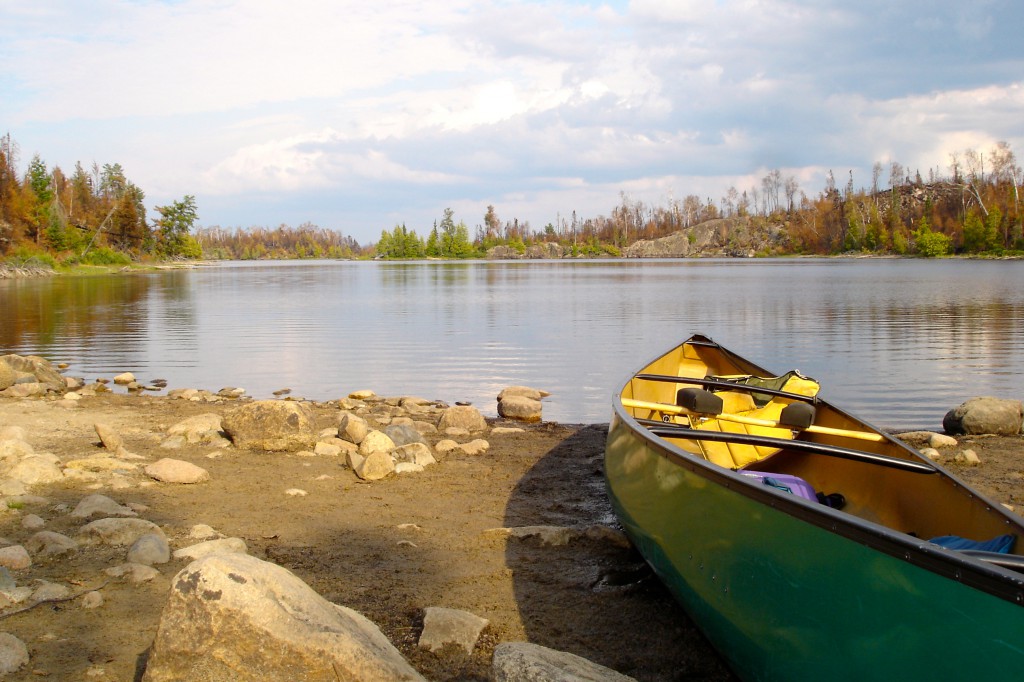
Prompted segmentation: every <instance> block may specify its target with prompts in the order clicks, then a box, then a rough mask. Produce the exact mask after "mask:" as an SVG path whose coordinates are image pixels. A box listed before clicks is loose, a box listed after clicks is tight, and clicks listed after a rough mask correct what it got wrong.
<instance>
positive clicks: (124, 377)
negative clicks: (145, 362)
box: [114, 372, 135, 386]
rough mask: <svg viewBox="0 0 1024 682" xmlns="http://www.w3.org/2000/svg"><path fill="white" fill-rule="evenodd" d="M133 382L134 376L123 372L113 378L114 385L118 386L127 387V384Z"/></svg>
mask: <svg viewBox="0 0 1024 682" xmlns="http://www.w3.org/2000/svg"><path fill="white" fill-rule="evenodd" d="M134 382H135V375H134V374H132V373H131V372H124V373H123V374H118V375H117V376H116V377H114V383H115V384H117V385H118V386H127V385H128V384H131V383H134Z"/></svg>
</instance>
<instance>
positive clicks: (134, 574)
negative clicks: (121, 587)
mask: <svg viewBox="0 0 1024 682" xmlns="http://www.w3.org/2000/svg"><path fill="white" fill-rule="evenodd" d="M103 572H104V573H106V574H107V575H109V576H110V577H112V578H121V577H124V576H128V579H129V580H131V581H132V582H133V583H135V584H140V583H145V582H149V581H150V580H152V579H153V578H155V577H157V576H158V575H160V571H158V570H157V569H155V568H153V567H152V566H145V565H143V564H133V563H127V564H121V565H120V566H112V567H111V568H105V569H103Z"/></svg>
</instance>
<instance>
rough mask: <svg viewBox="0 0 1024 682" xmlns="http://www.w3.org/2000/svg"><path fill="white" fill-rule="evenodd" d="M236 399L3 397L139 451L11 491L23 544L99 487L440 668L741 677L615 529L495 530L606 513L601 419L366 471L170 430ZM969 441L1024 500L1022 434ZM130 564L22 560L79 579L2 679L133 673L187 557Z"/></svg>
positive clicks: (62, 454)
mask: <svg viewBox="0 0 1024 682" xmlns="http://www.w3.org/2000/svg"><path fill="white" fill-rule="evenodd" d="M237 404H238V403H237V401H232V400H223V401H220V402H212V403H208V402H192V401H188V400H181V399H170V398H166V397H155V396H151V395H125V394H111V393H105V394H100V395H96V396H94V397H84V398H82V399H81V400H78V401H77V402H76V403H75V404H74V406H68V404H67V402H66V401H58V400H55V399H50V398H29V399H16V398H0V428H2V427H5V426H12V425H13V426H20V427H21V428H22V429H24V432H25V441H26V442H28V443H29V444H30V445H31V447H32V448H33V449H34V451H35V452H37V453H51V454H52V455H55V456H56V457H57V458H59V459H60V460H61V462H63V463H67V462H69V461H73V460H79V459H82V458H89V457H95V456H97V455H100V454H102V451H103V447H102V445H101V444H100V442H99V439H98V437H97V432H96V429H95V424H97V423H103V424H107V425H109V426H110V427H111V428H113V429H114V430H115V431H116V432H117V433H118V434H119V435H120V436H121V438H122V439H123V441H124V448H125V449H126V451H128V452H130V453H131V454H132V455H134V456H136V457H137V458H138V459H137V460H136V461H137V462H138V463H139V464H140V467H139V469H137V470H135V471H128V472H122V473H123V475H120V477H119V478H117V479H116V484H113V483H112V482H111V481H112V479H110V478H109V477H102V476H100V477H97V478H95V479H93V480H89V479H88V478H87V477H86V478H77V479H73V480H70V479H66V480H64V481H61V482H57V483H50V484H45V485H37V486H33V487H32V489H31V490H30V491H29V493H28V494H27V495H21V496H7V498H6V500H7V503H6V505H4V506H3V507H2V509H3V511H0V537H2V538H3V539H4V540H5V544H8V545H11V544H17V543H23V542H26V541H27V540H28V539H29V538H30V537H31V536H32V535H33V534H34V533H37V532H38V531H39V529H40V528H43V529H45V530H48V531H53V532H57V533H61V534H64V535H67V536H69V537H75V535H76V533H77V532H78V530H79V529H80V527H81V526H82V525H83V520H82V519H80V518H74V517H73V516H72V515H71V514H70V513H69V512H70V510H73V509H74V508H75V507H76V505H77V504H78V503H79V502H80V501H81V500H82V499H83V498H84V497H86V496H88V495H91V494H94V493H102V494H104V495H107V496H109V497H111V498H112V499H114V500H115V501H116V502H118V503H119V504H121V505H130V506H131V508H132V509H136V510H138V514H139V517H140V518H145V519H147V520H149V521H152V522H154V523H156V524H157V525H159V526H160V528H161V529H162V530H163V531H164V533H165V534H166V536H167V538H168V540H169V542H170V546H171V549H172V550H174V549H178V548H181V547H185V546H188V545H191V544H194V543H195V542H196V541H197V540H196V539H195V537H194V535H195V530H194V529H195V527H196V526H197V524H206V525H208V526H210V527H212V529H214V530H215V531H216V532H217V533H219V534H221V535H223V536H227V537H237V538H241V539H243V540H244V541H245V543H246V545H247V547H248V552H249V553H250V554H251V555H253V556H256V557H258V558H261V559H264V560H267V561H271V562H274V563H276V564H278V565H280V566H283V567H285V568H287V569H289V570H291V571H292V572H294V573H295V574H296V575H297V576H299V577H300V578H301V579H302V580H303V581H305V582H306V583H307V584H308V585H310V586H311V587H312V588H313V589H314V590H316V591H317V592H318V593H319V594H321V595H322V596H324V597H325V598H327V599H328V600H330V601H333V602H335V603H338V604H343V605H345V606H348V607H351V608H353V609H355V610H356V611H359V612H360V613H362V614H363V615H365V616H366V617H367V618H369V619H370V620H371V621H373V622H374V623H376V624H377V625H378V626H379V627H380V629H381V630H382V631H383V632H384V634H385V635H386V636H387V637H388V638H389V639H390V640H391V642H392V643H393V644H395V646H396V647H398V649H399V650H400V651H401V653H402V654H403V655H404V656H405V657H406V658H407V659H408V660H409V661H410V662H411V663H412V664H413V666H414V667H415V668H417V669H418V670H419V671H420V672H421V673H422V674H423V675H424V676H426V677H427V678H428V679H432V680H488V679H489V671H490V659H491V654H492V652H493V649H494V647H495V646H496V645H497V644H498V643H501V642H506V641H529V642H533V643H537V644H541V645H544V646H547V647H550V648H553V649H557V650H560V651H567V652H571V653H574V654H577V655H579V656H583V657H585V658H588V659H590V660H592V661H594V662H596V663H599V664H601V665H604V666H608V667H610V668H612V669H614V670H616V671H619V672H621V673H623V674H626V675H629V676H632V677H634V678H636V679H638V680H652V681H654V680H690V679H702V680H726V679H732V676H731V674H730V672H729V671H728V669H727V668H726V667H725V665H724V664H723V663H722V661H721V659H720V658H719V657H718V655H717V654H716V653H715V652H714V651H713V650H712V649H711V648H710V646H709V645H708V644H707V643H706V641H705V640H704V639H703V637H702V636H701V634H700V632H699V630H698V629H697V628H696V627H695V625H694V624H693V623H692V622H691V621H690V620H689V619H688V618H687V617H686V615H685V614H684V613H683V612H682V611H681V610H680V609H679V608H678V607H677V606H676V605H675V603H674V602H673V601H672V599H671V598H670V597H669V596H668V594H667V593H666V591H665V590H664V589H663V588H662V587H661V585H660V584H659V583H658V581H657V580H656V579H654V578H653V577H652V575H651V573H650V571H649V570H648V569H647V568H646V566H645V565H644V564H643V562H642V560H641V559H640V558H639V556H638V555H637V554H636V553H635V552H634V551H633V550H632V549H631V548H629V547H628V546H623V544H622V543H621V542H619V541H617V539H616V538H617V537H618V536H617V535H615V534H608V535H600V534H590V535H588V534H586V533H576V534H575V535H573V536H571V537H572V539H570V540H569V541H568V542H567V543H565V544H558V543H550V542H545V539H544V538H543V537H542V536H528V537H525V538H521V539H519V538H515V537H510V536H509V535H508V533H507V532H503V531H501V530H496V529H503V528H506V529H507V528H521V527H527V526H541V525H543V526H561V527H572V528H576V529H585V528H587V527H597V526H610V527H612V528H614V526H615V521H614V518H613V516H612V514H611V509H610V506H609V504H608V501H607V499H606V496H605V493H604V482H603V477H602V456H603V446H604V437H605V429H606V426H605V425H562V424H553V423H546V422H541V423H537V424H522V423H518V422H503V421H501V420H488V422H489V423H488V427H489V428H488V430H487V432H486V433H484V434H483V436H482V437H483V438H485V439H486V440H487V441H488V443H489V448H488V449H487V450H486V452H484V453H482V454H478V455H469V454H465V453H461V452H459V451H455V452H452V453H450V454H448V455H447V456H445V457H444V458H439V460H440V461H439V462H438V463H437V464H434V465H431V466H428V467H426V468H425V470H424V471H422V472H417V473H409V474H400V475H391V476H389V477H387V478H385V479H383V480H379V481H373V482H366V481H362V480H360V479H359V478H358V477H357V476H356V475H355V474H354V473H353V471H352V470H350V469H348V468H346V467H345V466H344V465H343V458H339V457H337V456H324V455H313V454H312V453H310V452H305V451H287V452H261V451H245V450H240V449H236V448H234V447H225V448H220V447H212V446H211V445H210V444H209V443H205V444H204V443H194V444H188V443H186V444H184V445H181V446H179V447H176V448H175V449H173V450H169V449H168V448H166V447H163V445H162V444H165V442H166V439H167V431H168V429H169V428H170V427H171V426H173V425H174V424H176V423H178V422H180V421H182V420H184V419H186V418H188V417H192V416H196V415H199V414H205V413H218V414H224V413H226V412H227V411H229V410H231V409H233V408H235V407H236V406H237ZM309 405H310V407H311V408H312V410H313V412H314V414H315V415H316V419H317V422H318V425H319V426H321V427H323V428H330V427H332V426H337V418H338V413H339V408H338V406H337V405H336V404H330V403H310V404H309ZM494 427H506V428H499V429H498V430H497V431H495V430H494ZM509 427H510V428H509ZM959 447H961V448H967V447H969V448H971V449H973V450H974V451H975V452H976V453H977V454H978V456H979V458H980V460H981V464H980V465H978V466H966V465H961V464H957V463H955V462H953V461H952V457H950V458H949V461H945V460H944V461H943V464H944V465H946V466H948V467H949V468H950V469H952V470H953V471H954V473H955V474H956V475H958V476H960V477H961V478H963V479H965V480H966V481H968V482H969V483H970V484H972V485H973V486H975V487H976V488H977V489H978V490H979V491H980V492H982V493H983V494H985V495H987V496H989V497H990V498H991V499H992V500H993V501H996V502H999V503H1006V504H1010V505H1017V504H1020V503H1021V501H1022V497H1024V485H1022V479H1024V461H1022V457H1024V440H1022V439H1021V438H1020V437H974V438H971V439H964V440H962V441H961V443H960V446H959ZM164 457H173V458H176V459H180V460H184V461H188V462H191V463H193V464H196V465H198V466H200V467H202V468H203V469H205V470H207V471H208V472H209V474H210V479H209V480H208V481H206V482H203V483H197V484H192V485H182V484H171V483H159V482H156V481H154V480H152V479H151V478H150V477H148V476H146V475H145V473H143V471H142V465H145V464H147V463H151V462H154V461H156V460H159V459H161V458H164ZM30 516H31V517H38V519H41V525H40V521H38V520H37V519H36V518H32V519H30V520H31V523H27V521H26V520H27V519H28V518H29V517H30ZM124 563H125V548H123V547H120V548H119V547H105V546H90V547H84V546H83V547H80V548H78V549H77V550H75V551H71V552H67V553H63V554H59V555H53V556H33V557H32V562H31V565H30V566H28V567H26V568H23V569H18V570H11V571H10V575H11V577H13V579H14V580H15V581H16V583H17V585H18V586H34V585H40V584H43V583H41V582H40V581H47V582H50V583H56V584H59V585H63V586H65V587H66V588H67V590H66V593H67V598H64V599H62V600H59V601H53V602H48V603H41V604H39V605H38V606H36V607H34V608H31V609H29V610H25V611H20V612H19V609H21V608H24V607H25V605H26V604H25V603H21V604H8V605H7V606H6V608H4V609H3V610H0V618H3V620H4V621H5V622H4V623H3V624H2V626H0V630H2V631H4V632H9V633H11V634H13V635H15V636H16V637H18V638H19V639H20V640H21V641H23V642H24V643H25V644H26V645H27V646H28V649H29V653H30V656H31V659H30V662H29V664H28V665H27V666H25V667H24V668H23V669H22V670H21V671H19V672H18V673H15V674H12V675H10V676H9V677H8V679H40V678H42V679H54V680H62V679H90V680H132V679H139V678H140V677H141V674H142V671H143V670H144V668H145V664H146V659H147V655H148V649H149V647H150V645H151V644H152V642H153V639H154V636H155V633H156V629H157V625H158V623H159V619H160V615H161V611H162V608H163V606H164V604H165V602H166V599H167V594H168V589H169V585H170V581H171V579H172V578H173V576H174V575H175V574H176V573H177V572H178V571H179V570H180V569H182V568H183V567H184V566H185V565H186V564H187V561H185V560H182V559H172V560H171V561H170V562H168V563H165V564H158V565H156V566H155V568H156V570H157V573H156V575H155V576H153V577H152V578H151V579H148V580H144V581H142V582H135V581H134V580H133V579H132V576H131V575H130V574H129V575H124V576H119V577H118V576H116V575H115V576H112V575H110V572H111V571H110V570H109V569H111V568H116V567H118V566H121V565H123V564H124ZM91 591H99V593H100V594H101V595H102V600H101V601H102V603H101V604H100V605H98V606H96V607H95V608H87V607H86V606H85V605H83V603H82V601H83V600H82V598H81V597H80V596H79V595H84V594H86V593H88V592H91ZM430 606H444V607H450V608H455V609H462V610H465V611H469V612H472V613H474V614H476V615H478V616H481V617H483V618H486V619H487V620H488V621H489V623H490V624H489V625H488V627H487V628H486V629H485V630H484V633H483V636H482V638H481V640H480V642H479V643H478V645H477V647H476V648H475V649H474V651H473V654H472V655H469V656H467V655H465V654H463V653H461V652H460V651H458V650H455V649H453V648H450V647H446V648H445V649H443V650H441V651H439V652H429V651H425V650H422V649H420V648H419V647H418V646H417V641H418V637H419V633H420V631H421V629H422V619H423V610H424V609H425V608H427V607H430Z"/></svg>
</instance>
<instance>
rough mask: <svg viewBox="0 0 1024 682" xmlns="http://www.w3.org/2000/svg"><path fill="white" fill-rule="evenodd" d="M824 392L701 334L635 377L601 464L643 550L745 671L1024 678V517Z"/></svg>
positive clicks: (746, 674) (770, 675)
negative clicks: (778, 373) (821, 394)
mask: <svg viewBox="0 0 1024 682" xmlns="http://www.w3.org/2000/svg"><path fill="white" fill-rule="evenodd" d="M817 391H818V384H817V382H815V381H814V380H813V379H809V378H807V377H803V376H801V375H800V374H799V373H796V372H791V373H789V374H787V375H784V376H781V377H772V376H770V373H768V372H766V371H765V370H763V369H761V368H760V367H758V366H756V365H754V364H752V363H750V362H748V361H746V360H744V359H743V358H741V357H739V356H737V355H735V354H734V353H731V352H729V351H728V350H726V349H724V348H722V347H721V346H719V345H718V344H716V343H714V342H713V341H711V340H710V339H708V338H706V337H703V336H694V337H692V338H690V339H689V340H687V341H686V342H685V343H683V344H680V345H679V346H677V347H676V348H673V349H672V350H671V351H669V352H668V353H666V354H664V355H662V356H661V357H659V358H657V359H655V360H654V361H653V362H650V363H649V364H648V365H646V366H645V367H644V368H643V369H641V370H640V371H639V372H637V373H636V374H635V375H633V376H631V377H630V378H629V380H628V381H627V382H626V384H625V385H624V386H623V387H622V390H621V391H620V392H619V394H618V395H617V396H616V399H615V401H614V413H613V416H612V421H611V424H610V426H609V432H608V441H607V447H606V453H605V476H606V481H607V487H608V493H609V496H610V498H611V501H612V504H613V506H614V508H615V511H616V514H617V516H618V518H619V520H620V522H621V523H622V525H623V527H624V528H625V530H626V532H627V534H628V535H629V537H630V539H631V540H632V541H633V543H634V544H635V545H636V547H637V549H638V550H639V551H640V553H641V554H642V555H643V557H644V558H645V559H646V561H647V562H648V563H649V564H650V565H651V567H652V568H653V569H654V571H655V572H656V573H657V575H658V576H659V577H660V578H661V580H662V581H663V582H664V583H665V584H666V585H667V586H668V588H669V589H670V591H671V592H672V593H673V595H674V596H675V597H676V599H678V600H679V602H680V603H681V604H682V605H683V607H684V608H685V609H686V610H687V612H688V613H689V614H690V615H691V617H692V618H693V619H694V621H695V622H696V623H697V624H698V626H699V627H700V628H701V629H702V630H703V631H704V633H705V634H706V635H707V637H708V639H709V640H710V642H711V643H712V644H713V645H714V646H715V648H716V649H718V651H719V652H720V653H721V654H722V655H723V656H724V657H725V659H726V660H727V661H728V662H729V664H730V666H731V667H732V668H733V670H734V671H735V672H736V673H737V674H738V675H739V676H740V677H742V678H744V679H748V680H800V679H814V680H821V679H827V680H830V681H831V680H867V679H900V680H911V679H922V680H923V679H947V680H951V679H971V678H974V679H977V680H985V679H1018V678H1020V677H1021V676H1024V556H1021V554H1024V546H1021V545H1024V541H1019V540H1017V538H1020V537H1021V536H1024V525H1022V523H1021V519H1020V518H1019V517H1017V516H1015V515H1013V514H1011V513H1009V512H1008V511H1007V510H1006V509H1005V508H1003V507H1002V506H1001V505H998V504H996V503H993V502H991V501H989V500H986V499H985V498H984V497H983V496H981V495H979V494H978V493H976V492H974V491H973V490H971V489H970V488H969V487H967V486H966V485H965V484H964V483H962V482H961V481H959V480H957V479H956V478H954V477H953V476H952V475H951V474H950V473H948V472H947V471H945V470H943V469H942V468H941V467H939V466H937V465H935V464H934V463H932V462H931V461H930V460H928V459H927V458H925V457H923V456H921V455H920V454H919V453H918V452H917V451H916V450H913V449H912V448H909V447H907V446H906V445H904V444H903V443H901V442H900V441H898V440H896V439H894V438H892V437H890V436H888V435H886V434H884V433H881V432H880V431H879V430H877V429H875V428H873V427H872V426H870V425H869V424H867V423H865V422H863V421H861V420H859V419H857V418H855V417H853V416H851V415H849V414H847V413H845V412H843V411H841V410H839V409H837V408H836V407H834V406H832V405H830V404H828V403H827V402H825V401H822V400H820V399H819V398H818V396H817ZM1015 540H1017V541H1016V542H1015ZM951 547H953V548H951Z"/></svg>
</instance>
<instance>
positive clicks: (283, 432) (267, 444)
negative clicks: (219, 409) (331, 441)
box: [223, 400, 318, 451]
mask: <svg viewBox="0 0 1024 682" xmlns="http://www.w3.org/2000/svg"><path fill="white" fill-rule="evenodd" d="M223 426H224V431H226V432H227V434H228V436H229V437H230V438H231V440H232V441H233V442H234V443H235V445H236V446H238V447H240V448H248V449H250V450H271V451H281V450H293V449H294V450H297V449H302V448H309V447H312V446H313V444H314V443H315V442H316V439H317V433H318V431H317V428H316V423H315V420H314V416H313V412H312V410H310V408H309V407H308V406H306V405H305V404H303V403H298V402H288V401H283V400H257V401H255V402H252V403H247V404H245V405H242V406H241V407H238V408H235V409H234V410H232V411H231V412H228V413H227V414H226V415H224V419H223Z"/></svg>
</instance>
